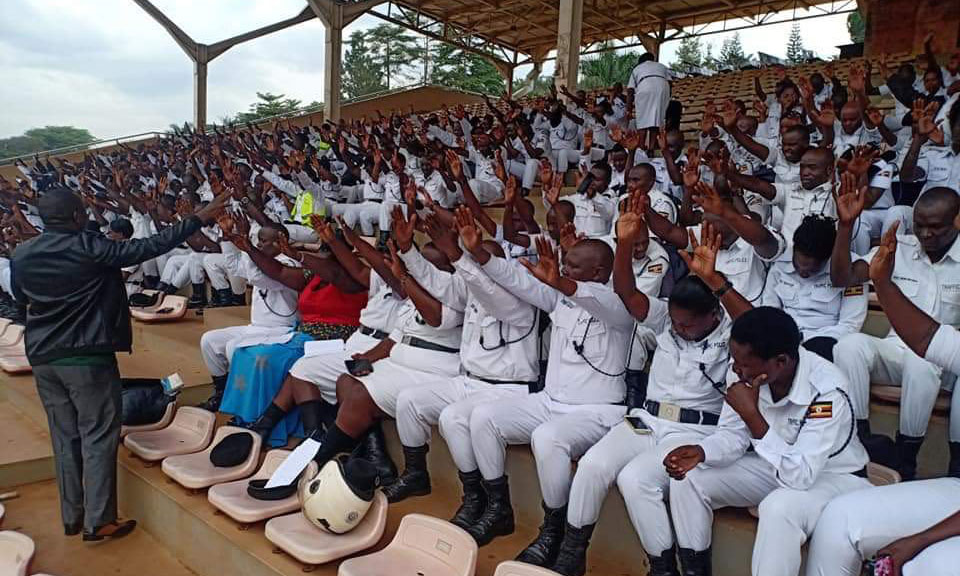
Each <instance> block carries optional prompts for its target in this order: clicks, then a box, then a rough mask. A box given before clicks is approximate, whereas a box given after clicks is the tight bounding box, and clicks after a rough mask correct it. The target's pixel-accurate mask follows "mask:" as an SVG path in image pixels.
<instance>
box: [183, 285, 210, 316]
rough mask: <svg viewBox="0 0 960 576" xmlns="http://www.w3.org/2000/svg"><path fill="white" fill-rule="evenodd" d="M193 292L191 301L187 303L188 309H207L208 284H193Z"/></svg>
mask: <svg viewBox="0 0 960 576" xmlns="http://www.w3.org/2000/svg"><path fill="white" fill-rule="evenodd" d="M192 286H193V291H192V292H191V295H190V300H189V301H188V302H187V308H189V309H191V310H193V309H195V308H205V307H206V306H207V285H206V284H202V283H201V284H193V285H192Z"/></svg>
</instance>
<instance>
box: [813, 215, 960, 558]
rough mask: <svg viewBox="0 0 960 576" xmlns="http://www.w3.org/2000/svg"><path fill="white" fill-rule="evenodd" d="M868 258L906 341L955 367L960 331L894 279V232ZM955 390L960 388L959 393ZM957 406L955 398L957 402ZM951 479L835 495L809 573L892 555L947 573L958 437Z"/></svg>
mask: <svg viewBox="0 0 960 576" xmlns="http://www.w3.org/2000/svg"><path fill="white" fill-rule="evenodd" d="M881 244H882V245H881V246H880V248H879V249H878V250H877V253H876V254H875V255H874V257H873V259H872V260H871V262H870V278H871V280H873V284H874V287H875V288H876V290H877V296H878V297H879V299H880V303H881V304H883V309H884V311H885V312H886V313H887V317H888V318H889V319H890V323H891V324H892V325H893V327H894V329H895V330H896V331H897V333H898V334H899V335H900V336H901V338H903V341H904V343H905V344H906V345H907V346H909V347H910V349H911V350H912V351H913V352H914V353H915V354H917V355H918V356H921V357H923V358H925V359H926V360H928V361H929V362H932V363H934V364H936V365H937V366H939V367H941V368H943V369H944V370H946V371H949V372H952V373H954V374H956V373H960V334H958V333H957V330H956V329H955V328H954V327H953V326H948V325H943V324H940V323H938V322H937V321H936V320H934V319H933V318H931V317H930V316H929V315H928V314H926V313H925V312H923V310H921V309H920V308H918V307H917V306H916V305H915V304H914V303H913V302H912V301H911V300H910V299H908V298H907V297H906V296H905V295H904V293H903V291H901V289H900V287H899V285H898V284H899V283H898V282H897V280H896V279H895V274H896V269H895V263H894V260H895V259H896V258H899V256H900V253H899V250H898V249H897V237H896V231H895V230H894V231H890V232H888V233H887V234H885V235H884V238H883V240H882V243H881ZM955 397H956V395H955ZM954 406H956V403H954ZM950 449H951V461H950V475H951V476H953V477H952V478H939V479H936V480H923V481H917V482H904V483H900V484H893V485H890V486H882V487H878V488H869V489H867V490H861V491H858V492H853V493H851V494H845V495H843V496H840V497H839V498H836V499H835V500H834V501H833V502H831V503H830V504H829V505H828V506H827V507H826V509H824V511H823V514H822V515H821V516H820V522H819V523H818V524H817V529H816V531H815V532H814V533H813V537H812V538H811V540H810V548H809V550H808V552H807V571H806V574H807V576H828V575H829V576H834V575H837V576H855V575H858V574H860V568H861V563H862V561H863V560H867V559H870V558H872V557H874V556H877V557H883V556H889V557H890V560H891V561H892V562H893V564H894V569H895V570H896V569H899V570H900V573H901V574H903V575H904V576H947V575H949V574H954V573H956V562H957V558H960V443H951V445H950Z"/></svg>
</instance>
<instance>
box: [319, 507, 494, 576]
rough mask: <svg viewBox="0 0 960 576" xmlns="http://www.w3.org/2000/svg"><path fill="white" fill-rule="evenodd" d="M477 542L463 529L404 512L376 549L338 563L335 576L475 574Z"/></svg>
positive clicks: (444, 575)
mask: <svg viewBox="0 0 960 576" xmlns="http://www.w3.org/2000/svg"><path fill="white" fill-rule="evenodd" d="M476 569H477V542H476V541H475V540H474V539H473V537H471V536H470V535H469V534H467V532H466V531H464V530H463V529H461V528H459V527H457V526H454V525H453V524H451V523H449V522H446V521H444V520H440V519H439V518H434V517H432V516H425V515H423V514H407V515H406V516H404V517H403V520H401V521H400V527H399V528H397V534H396V536H394V537H393V541H391V542H390V544H388V545H387V547H386V548H384V549H383V550H381V551H379V552H375V553H373V554H369V555H367V556H360V557H359V558H351V559H349V560H346V561H344V562H343V563H342V564H340V569H339V571H338V572H337V574H338V576H474V572H475V571H476Z"/></svg>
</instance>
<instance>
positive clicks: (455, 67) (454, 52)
mask: <svg viewBox="0 0 960 576" xmlns="http://www.w3.org/2000/svg"><path fill="white" fill-rule="evenodd" d="M429 61H430V70H429V72H430V76H429V80H430V82H431V83H432V84H437V85H440V86H448V87H450V88H456V89H458V90H465V91H468V92H482V93H484V94H502V93H503V90H504V80H503V76H501V75H500V72H499V71H498V70H497V67H496V66H494V65H493V63H491V62H490V61H489V60H487V59H486V58H484V57H483V56H480V55H479V54H474V53H472V52H467V51H465V50H461V49H460V48H458V47H456V46H453V45H452V44H447V43H446V42H441V43H438V44H436V45H435V46H434V49H433V50H431V52H430V58H429Z"/></svg>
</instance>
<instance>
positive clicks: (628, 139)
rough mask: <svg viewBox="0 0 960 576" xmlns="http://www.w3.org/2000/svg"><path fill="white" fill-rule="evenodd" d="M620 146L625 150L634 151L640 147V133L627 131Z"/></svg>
mask: <svg viewBox="0 0 960 576" xmlns="http://www.w3.org/2000/svg"><path fill="white" fill-rule="evenodd" d="M620 144H622V145H623V147H624V148H625V149H626V150H636V149H637V148H639V147H640V133H639V132H637V131H636V130H627V135H626V136H625V137H624V138H623V140H621V142H620Z"/></svg>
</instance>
